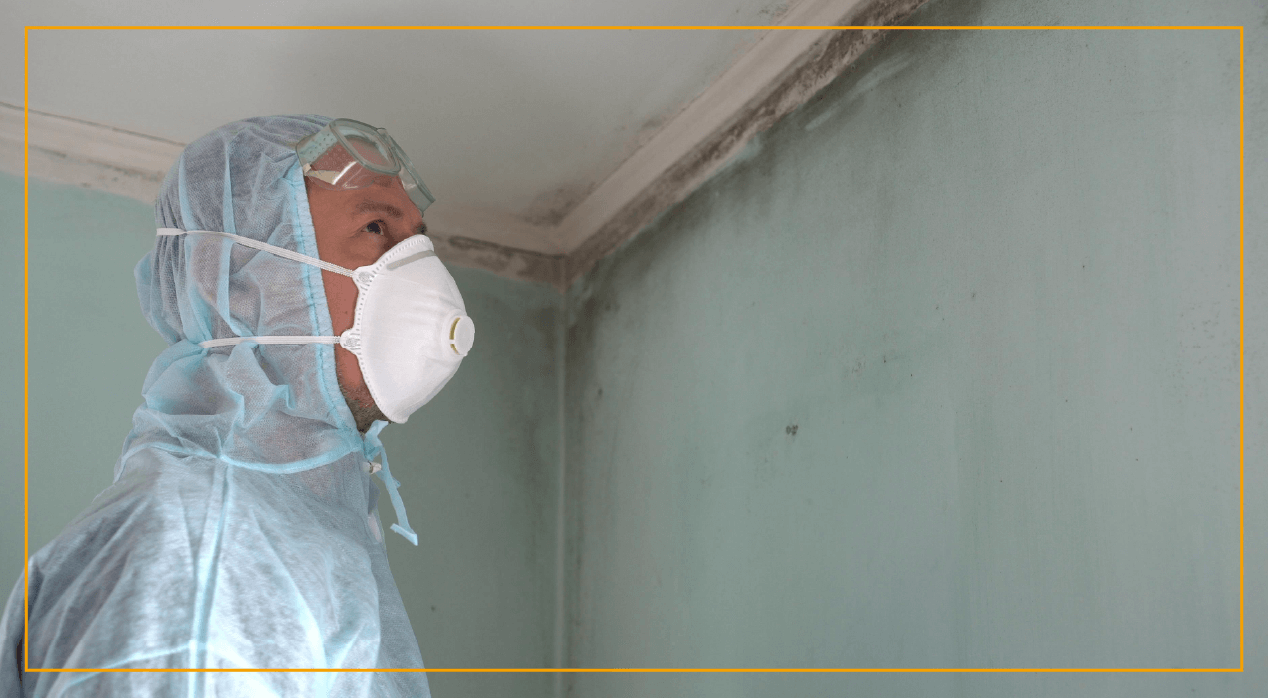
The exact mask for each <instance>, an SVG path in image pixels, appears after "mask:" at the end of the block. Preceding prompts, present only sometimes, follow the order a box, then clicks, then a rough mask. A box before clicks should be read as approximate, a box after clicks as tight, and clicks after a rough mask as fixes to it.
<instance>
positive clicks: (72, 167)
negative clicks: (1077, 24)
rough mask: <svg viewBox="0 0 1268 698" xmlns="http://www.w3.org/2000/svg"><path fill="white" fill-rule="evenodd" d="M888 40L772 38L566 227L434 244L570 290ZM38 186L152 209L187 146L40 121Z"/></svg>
mask: <svg viewBox="0 0 1268 698" xmlns="http://www.w3.org/2000/svg"><path fill="white" fill-rule="evenodd" d="M925 1H926V0H802V2H800V3H798V4H797V5H796V6H795V7H793V8H792V9H790V10H789V11H788V13H787V14H786V15H785V16H784V17H783V18H782V19H781V21H780V25H782V26H786V27H796V26H841V25H850V26H877V25H881V26H884V25H894V24H898V23H900V22H902V21H903V20H904V19H906V18H907V17H908V16H909V15H910V14H911V13H912V12H914V11H915V10H916V8H918V7H919V6H920V5H922V4H924V2H925ZM881 34H883V32H882V31H881V30H850V31H838V30H781V31H768V32H766V33H765V34H764V35H763V36H762V37H761V38H760V39H759V40H758V41H757V43H756V44H754V46H753V47H752V48H751V49H749V50H748V51H747V52H745V54H744V55H743V56H741V57H740V59H739V60H738V61H736V63H735V64H734V65H732V66H731V68H729V69H728V70H727V71H726V72H725V73H723V74H722V76H721V77H720V78H718V79H717V80H716V81H714V82H713V84H711V85H710V86H709V87H708V88H706V89H705V91H704V92H702V93H701V94H700V96H698V97H697V98H696V99H694V100H692V101H691V102H690V103H688V104H687V105H686V106H685V107H684V108H683V109H682V111H680V112H679V113H678V114H677V115H676V116H675V117H674V118H672V119H670V120H669V121H668V122H667V123H666V125H665V126H664V127H662V128H661V130H660V131H659V132H657V133H656V135H655V136H653V137H652V138H651V140H650V141H648V142H647V144H646V145H644V146H643V147H641V148H640V149H639V150H637V151H636V152H635V153H634V154H633V155H631V156H630V157H629V158H627V159H626V160H625V161H624V162H622V163H621V164H620V165H619V166H618V167H617V168H616V169H615V170H614V171H613V172H612V174H611V175H609V176H608V177H607V178H606V179H605V180H604V181H603V182H602V183H600V184H599V186H598V187H596V188H595V189H594V191H592V192H591V193H590V194H589V196H587V197H586V198H585V199H583V200H582V201H581V202H580V203H579V204H578V205H577V206H576V207H574V208H573V210H572V211H570V212H569V213H568V215H567V216H565V217H564V219H563V220H562V221H561V222H560V224H559V225H558V226H555V227H544V226H538V225H533V224H530V223H528V222H526V221H524V220H522V219H520V218H518V217H516V216H513V215H510V214H505V213H497V212H492V211H486V210H481V209H474V208H468V207H462V206H457V205H451V204H446V203H445V202H437V203H436V204H435V205H434V206H433V207H432V208H431V209H430V210H429V211H428V213H427V221H428V227H429V229H430V231H431V232H430V235H431V237H432V238H433V240H435V242H436V249H437V252H438V253H439V254H440V256H441V257H442V258H443V259H445V261H447V262H452V263H455V264H459V265H462V266H470V267H477V268H481V269H486V270H488V271H491V272H493V273H495V274H499V275H502V276H506V277H509V278H513V279H520V280H525V281H533V282H539V283H548V284H551V285H553V286H555V287H556V288H557V289H559V290H561V291H562V290H564V289H566V288H567V287H568V286H569V285H570V284H571V283H572V282H573V281H574V280H576V279H577V278H578V277H580V276H581V275H583V274H585V273H586V272H587V271H589V270H590V269H591V268H592V267H593V266H594V264H595V263H596V262H597V261H598V260H599V259H600V258H602V257H603V256H605V255H607V254H608V253H610V252H611V251H612V250H614V249H616V248H617V247H618V246H619V245H620V244H622V243H623V242H625V241H626V240H629V239H630V238H631V237H633V236H634V235H635V234H637V233H638V231H639V230H641V229H642V228H643V227H644V226H646V225H647V224H648V223H650V222H651V221H652V220H653V219H654V218H655V217H656V216H657V215H659V214H660V213H662V212H663V211H665V210H666V209H668V208H669V207H670V206H673V205H674V204H675V203H677V202H679V201H681V200H682V199H684V198H685V197H686V196H687V195H688V194H690V193H691V192H692V191H694V190H695V189H696V187H698V186H699V185H700V184H702V183H703V182H704V181H705V180H707V179H708V178H709V177H710V176H711V175H712V174H714V173H715V172H717V171H718V169H719V168H720V167H722V166H723V165H724V164H725V163H726V162H727V161H728V160H730V159H731V158H732V157H733V156H734V155H735V154H736V153H737V152H738V151H739V150H740V149H741V148H743V147H744V146H745V145H746V144H747V143H748V142H749V140H750V139H751V138H752V137H753V136H754V135H756V134H757V133H759V132H761V131H762V130H765V129H766V128H768V127H770V126H771V125H772V124H773V123H775V121H777V120H778V119H779V118H780V117H782V116H784V115H785V114H787V113H788V112H790V111H792V110H793V109H795V108H797V107H798V106H800V105H801V104H803V103H805V102H806V101H807V100H808V99H810V98H811V97H812V96H814V95H815V94H816V93H817V92H818V91H819V90H820V89H822V88H823V87H825V86H826V85H827V84H828V83H829V82H831V81H832V80H833V79H834V78H836V77H837V76H838V75H840V74H841V72H842V71H844V70H845V69H846V68H848V67H849V66H850V65H851V64H852V63H853V62H854V60H855V59H856V58H857V57H858V56H859V55H860V54H862V53H863V51H865V50H866V49H867V48H868V47H870V46H872V45H873V44H874V43H875V42H876V41H877V40H878V39H879V37H880V35H881ZM29 118H30V129H29V134H30V150H29V160H28V161H27V164H28V167H29V172H30V174H31V175H32V176H34V177H38V178H41V179H47V180H52V181H55V182H64V183H68V184H74V185H78V186H83V187H87V188H91V189H100V190H103V191H107V192H111V193H114V194H120V195H123V196H127V197H131V198H134V199H137V200H139V201H143V202H145V203H153V202H154V199H155V196H156V195H157V193H158V189H159V186H160V184H161V183H162V181H163V177H164V176H165V175H166V174H167V170H168V168H170V167H171V164H172V163H173V162H175V161H176V158H177V157H178V156H179V155H180V152H181V150H182V149H183V148H184V144H182V143H175V142H172V141H168V140H164V139H161V138H153V137H150V136H146V135H144V134H139V133H133V132H131V131H126V130H123V129H118V128H113V127H110V126H106V125H102V124H95V123H91V122H88V121H82V120H79V119H72V118H68V117H63V116H57V115H54V114H47V113H44V112H38V111H34V110H32V111H30V112H29ZM0 170H3V171H7V172H10V173H12V174H16V175H18V176H21V175H22V174H23V110H22V108H21V107H17V106H13V105H9V104H3V103H0Z"/></svg>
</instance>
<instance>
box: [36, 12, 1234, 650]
mask: <svg viewBox="0 0 1268 698" xmlns="http://www.w3.org/2000/svg"><path fill="white" fill-rule="evenodd" d="M101 29H112V30H157V29H166V30H176V29H179V30H226V29H227V30H261V29H268V30H332V29H356V30H398V32H399V30H448V32H454V30H539V32H540V30H615V29H623V30H659V32H666V30H673V32H682V30H687V32H691V30H695V32H699V30H762V32H770V30H794V32H798V30H820V32H822V30H898V32H918V30H926V32H929V30H942V32H971V30H1030V32H1036V30H1042V32H1066V30H1236V32H1238V298H1239V305H1238V473H1239V475H1238V476H1239V489H1238V496H1239V517H1238V530H1239V541H1238V550H1239V552H1238V563H1239V569H1238V580H1239V581H1238V584H1239V589H1238V599H1239V614H1238V618H1239V645H1240V647H1239V657H1238V666H1236V668H1205V669H1203V668H1194V669H1136V668H1121V669H1115V668H1085V669H1066V668H1031V669H956V668H942V669H915V668H895V669H884V668H881V669H779V668H767V669H716V668H711V669H704V668H702V669H678V668H645V669H639V668H609V669H579V668H541V669H431V668H424V669H32V668H30V662H29V646H30V642H29V637H28V635H27V633H28V632H29V608H28V598H27V596H28V590H29V588H28V586H27V584H28V580H27V567H28V565H27V563H29V561H30V541H29V532H28V524H29V496H28V495H29V492H28V484H29V470H28V464H29V433H28V424H29V414H28V412H29V376H28V363H29V345H28V325H29V302H28V301H29V293H30V291H29V274H30V270H29V225H30V203H29V192H30V174H29V166H30V140H29V121H30V117H29V108H30V79H29V48H30V32H32V30H101ZM1245 56H1246V53H1245V28H1244V27H1240V25H1174V27H1173V25H1075V27H1026V25H999V27H942V25H936V27H935V25H931V27H889V25H877V27H867V25H861V27H850V25H824V27H785V25H775V27H767V25H663V27H658V25H567V24H563V25H402V27H379V25H364V27H361V25H349V27H335V25H331V27H321V25H278V27H268V25H224V27H184V25H137V27H127V25H100V27H87V25H28V27H23V66H22V75H23V190H22V203H23V225H22V227H23V250H22V265H23V283H22V313H23V326H22V407H23V416H22V462H23V484H22V494H23V556H24V558H25V561H27V563H24V565H23V670H24V671H30V673H208V671H210V673H243V671H247V673H276V671H312V673H332V671H361V673H364V671H421V673H431V674H444V673H501V674H507V673H520V674H543V673H550V674H564V673H568V674H577V673H596V674H597V673H629V674H649V673H656V674H696V673H734V674H741V673H749V674H752V673H762V674H794V673H795V674H827V673H856V674H1000V673H1004V674H1008V673H1012V674H1016V673H1050V674H1058V673H1065V674H1073V673H1080V674H1082V673H1087V674H1106V673H1149V674H1167V673H1172V674H1174V673H1243V671H1245V665H1246V580H1245V574H1246V566H1245V543H1246V534H1245V522H1246V518H1245V510H1246V494H1245V475H1246V471H1245V228H1246V225H1245V212H1246V207H1245V161H1246V146H1245V143H1246V138H1245V121H1246V119H1245V117H1246V108H1245V104H1246V99H1245V66H1246V61H1245Z"/></svg>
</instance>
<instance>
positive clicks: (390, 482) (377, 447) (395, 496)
mask: <svg viewBox="0 0 1268 698" xmlns="http://www.w3.org/2000/svg"><path fill="white" fill-rule="evenodd" d="M385 426H387V422H383V421H379V422H375V423H374V425H373V426H371V427H370V429H369V430H368V431H366V433H365V445H366V449H365V451H366V453H365V457H366V460H374V457H375V456H378V457H379V460H380V461H382V464H383V468H382V469H380V470H379V479H380V480H382V481H383V485H384V487H387V496H388V499H391V500H392V509H394V510H395V511H396V523H394V524H392V530H393V531H396V532H397V533H399V534H401V536H403V537H404V538H405V540H407V541H409V542H411V543H413V544H414V545H418V534H417V533H415V532H414V529H412V528H410V527H409V517H408V516H407V515H406V514H405V502H404V501H403V500H402V499H401V494H400V492H397V491H396V490H397V488H398V487H400V486H401V483H400V482H399V481H397V479H396V478H394V477H392V469H391V467H390V466H388V464H387V451H386V450H384V448H383V442H382V441H380V440H379V432H381V431H383V427H385Z"/></svg>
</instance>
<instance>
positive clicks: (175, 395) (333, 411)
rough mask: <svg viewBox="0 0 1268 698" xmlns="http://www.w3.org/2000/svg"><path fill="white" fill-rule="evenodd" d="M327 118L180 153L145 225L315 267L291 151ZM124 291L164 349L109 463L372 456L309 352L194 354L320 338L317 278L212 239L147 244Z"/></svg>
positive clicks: (282, 121) (323, 352)
mask: <svg viewBox="0 0 1268 698" xmlns="http://www.w3.org/2000/svg"><path fill="white" fill-rule="evenodd" d="M328 121H330V119H328V118H326V117H320V116H272V117H259V118H251V119H244V120H241V121H236V122H234V123H231V124H228V125H226V126H223V127H221V128H218V129H216V130H215V131H212V132H211V133H208V134H207V135H205V136H203V137H202V138H199V139H198V140H196V141H194V142H193V143H191V144H189V146H187V147H186V148H185V150H184V152H183V153H182V154H181V156H180V159H179V160H178V161H177V162H176V164H175V165H173V167H172V169H171V170H170V171H169V172H168V174H167V178H166V179H165V180H164V181H163V186H162V189H161V191H160V192H159V195H158V200H157V203H156V204H155V226H156V228H180V229H183V230H219V231H224V232H228V233H234V234H236V235H241V236H244V237H248V238H252V239H254V240H259V241H262V242H267V243H269V244H271V245H276V246H278V247H282V248H285V249H288V250H294V251H296V252H300V253H302V254H305V255H309V256H312V257H317V256H319V255H318V252H317V240H316V235H315V233H314V230H313V224H312V218H311V215H310V213H309V208H308V197H307V195H306V193H305V190H304V181H303V177H302V173H301V171H300V165H299V162H298V157H297V156H296V153H295V144H296V142H298V141H299V140H300V139H302V138H304V137H305V136H308V135H310V134H312V133H314V132H316V131H317V130H318V129H320V128H321V127H322V126H323V125H324V124H326V123H327V122H328ZM136 282H137V293H138V295H139V297H140V301H141V309H142V311H143V312H144V314H145V317H146V320H148V321H149V323H150V325H151V326H152V327H153V328H154V329H155V330H156V331H157V332H158V333H159V334H160V335H162V337H163V338H164V339H165V340H166V341H167V343H168V345H169V346H168V347H167V349H166V350H164V351H163V352H162V353H161V354H160V355H159V357H158V358H157V359H156V360H155V361H154V364H153V366H152V367H151V368H150V371H149V374H148V375H147V376H146V379H145V384H144V386H143V389H142V395H143V397H144V403H143V404H142V405H141V407H140V408H138V409H137V411H136V413H135V415H134V417H133V428H132V432H131V433H130V434H129V435H128V437H127V440H126V441H125V443H124V448H123V454H122V456H121V457H120V459H119V461H118V463H117V464H116V466H115V479H116V480H117V479H118V478H119V477H120V475H121V474H122V473H123V472H124V470H125V469H126V468H127V467H128V460H129V458H130V457H131V456H133V455H134V454H136V453H138V452H139V451H141V450H143V449H146V448H158V449H163V450H166V451H170V452H173V453H176V454H187V455H195V456H209V457H213V458H215V459H217V460H220V461H221V462H224V463H227V464H230V465H234V466H238V467H245V468H250V469H254V470H261V471H266V472H277V473H291V472H297V471H301V470H307V469H311V468H315V467H319V466H322V465H325V464H328V463H331V462H333V461H335V460H338V459H339V458H341V457H343V456H345V455H347V454H349V453H354V452H358V451H361V452H363V453H365V455H366V457H367V458H373V456H374V455H376V452H377V451H380V450H381V448H382V447H381V444H379V443H378V437H377V435H378V432H379V430H381V429H382V427H383V424H382V423H379V424H376V425H375V427H374V428H372V429H371V430H370V432H369V434H368V435H367V436H366V437H363V436H362V435H361V433H360V432H358V431H357V429H356V426H355V422H354V420H353V417H352V413H351V412H350V411H349V409H348V406H347V403H346V402H345V400H344V398H343V396H342V394H341V393H340V391H339V384H338V380H337V377H336V374H335V363H334V348H333V347H332V346H330V345H323V344H298V345H259V344H255V343H248V344H241V345H238V346H233V347H222V348H216V349H203V348H201V347H199V346H198V343H199V342H203V341H206V340H210V339H219V338H226V337H235V336H252V335H254V336H261V335H330V334H332V329H331V323H330V313H329V311H328V309H327V305H326V297H325V292H324V288H323V286H322V280H321V271H320V270H319V269H317V268H315V267H313V266H311V265H306V264H301V263H299V262H295V261H292V260H289V259H284V258H281V257H278V256H277V255H274V254H269V253H267V252H261V251H259V250H255V249H251V248H249V247H246V246H243V245H237V244H234V243H233V242H232V241H230V240H227V239H224V238H218V237H215V236H207V235H201V236H177V237H171V236H167V237H158V238H157V239H156V241H155V247H154V250H153V251H152V252H150V253H149V254H148V255H146V256H145V258H144V259H142V260H141V261H140V263H138V264H137V267H136Z"/></svg>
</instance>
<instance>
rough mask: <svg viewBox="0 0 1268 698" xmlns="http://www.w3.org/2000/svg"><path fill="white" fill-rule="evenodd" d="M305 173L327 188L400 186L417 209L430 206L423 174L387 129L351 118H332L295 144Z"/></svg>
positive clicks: (431, 197) (422, 209)
mask: <svg viewBox="0 0 1268 698" xmlns="http://www.w3.org/2000/svg"><path fill="white" fill-rule="evenodd" d="M295 152H296V153H298V154H299V162H300V165H301V166H302V167H303V170H304V176H305V177H311V178H312V179H313V181H314V182H316V183H318V184H319V185H320V186H324V187H326V188H328V189H360V188H361V187H368V186H371V185H373V184H389V185H390V184H391V178H392V177H397V178H399V179H400V180H401V186H403V187H404V188H405V193H406V194H408V195H409V198H410V200H411V201H413V202H414V205H415V206H417V207H418V210H419V212H422V211H424V210H425V209H426V208H427V207H428V206H430V205H431V203H432V202H433V201H435V200H436V197H434V196H432V195H431V192H430V191H428V190H427V186H426V185H425V184H423V179H422V177H419V176H418V173H417V172H415V171H414V165H413V163H411V162H410V161H409V156H407V155H406V154H405V151H403V150H401V147H400V146H399V145H397V144H396V141H395V140H393V138H392V137H391V136H389V135H388V133H387V131H385V130H383V129H381V128H375V127H373V126H371V125H369V124H364V123H361V122H360V121H354V120H352V119H335V120H334V121H331V122H330V123H328V124H326V125H325V126H324V127H322V129H321V130H320V131H318V132H317V133H314V134H313V135H311V136H309V137H307V138H305V139H304V140H302V141H300V142H299V143H298V144H296V145H295Z"/></svg>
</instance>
